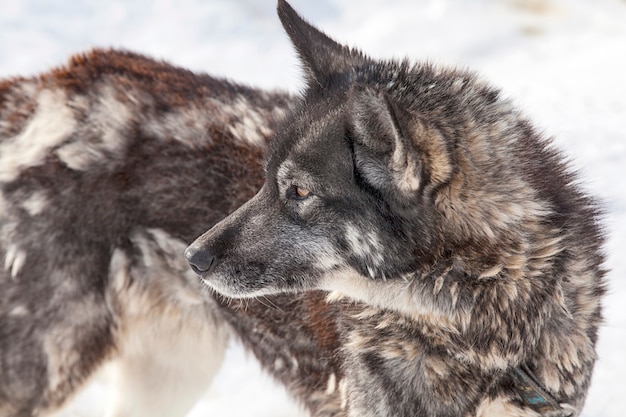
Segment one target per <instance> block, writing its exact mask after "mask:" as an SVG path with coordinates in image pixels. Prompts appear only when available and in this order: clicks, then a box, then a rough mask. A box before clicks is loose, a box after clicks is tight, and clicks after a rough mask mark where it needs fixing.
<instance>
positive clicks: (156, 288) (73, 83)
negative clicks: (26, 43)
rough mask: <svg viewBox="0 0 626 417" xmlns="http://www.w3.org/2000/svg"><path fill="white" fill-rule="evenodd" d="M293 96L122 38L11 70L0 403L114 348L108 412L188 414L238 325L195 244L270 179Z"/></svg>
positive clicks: (77, 375)
mask: <svg viewBox="0 0 626 417" xmlns="http://www.w3.org/2000/svg"><path fill="white" fill-rule="evenodd" d="M294 102H295V98H293V97H291V96H289V95H287V94H284V93H271V92H262V91H258V90H254V89H251V88H247V87H243V86H240V85H237V84H234V83H230V82H227V81H225V80H221V79H216V78H212V77H210V76H208V75H201V74H194V73H191V72H189V71H186V70H183V69H180V68H175V67H173V66H171V65H168V64H166V63H163V62H157V61H153V60H151V59H148V58H145V57H143V56H140V55H137V54H133V53H130V52H123V51H114V50H94V51H92V52H90V53H88V54H85V55H79V56H75V57H73V58H72V59H71V60H70V62H69V64H68V65H66V66H65V67H63V68H58V69H55V70H52V71H50V72H48V73H46V74H43V75H41V76H39V77H34V78H26V79H24V78H16V79H10V80H5V81H2V82H1V83H0V260H1V262H0V416H2V417H9V416H10V417H16V416H40V415H47V414H48V413H49V412H51V411H54V410H56V409H57V408H58V407H60V406H61V405H62V404H64V403H65V401H66V400H67V399H68V398H70V397H71V396H72V394H74V393H75V392H76V391H77V390H78V388H79V387H81V386H82V385H83V384H84V383H85V382H86V381H87V380H88V379H89V377H90V376H91V375H92V374H93V373H94V371H95V370H96V369H98V368H99V367H100V366H101V365H102V364H104V363H107V362H110V361H113V362H114V363H115V365H114V369H115V372H114V377H113V380H114V383H113V386H114V387H115V389H116V390H117V393H116V395H115V399H114V400H113V401H112V402H111V405H110V407H109V409H108V410H103V413H104V414H106V415H107V416H109V417H118V416H119V417H121V416H183V415H185V413H186V411H187V410H189V409H190V408H191V406H193V404H194V403H195V401H196V399H197V398H198V397H199V396H200V395H201V394H202V393H203V392H204V391H205V389H206V387H207V386H208V385H209V383H210V380H211V379H212V376H213V375H214V373H215V372H216V370H217V368H218V366H219V365H220V364H221V361H222V357H223V352H224V349H225V346H226V342H227V340H228V337H229V334H230V332H231V331H230V330H229V328H228V327H227V324H226V322H225V320H223V319H222V318H220V317H219V314H220V313H219V310H218V307H217V303H216V302H215V301H214V300H213V298H212V297H210V296H209V295H208V294H207V292H206V291H205V290H203V288H202V286H201V285H200V283H199V280H198V278H197V277H196V275H195V274H193V272H191V271H190V270H189V267H188V265H187V263H186V261H185V259H184V257H183V251H184V249H185V248H186V246H187V245H188V243H189V242H190V241H191V240H193V239H194V238H195V237H197V236H198V235H199V234H200V233H202V232H203V231H204V230H206V229H207V228H209V227H211V226H212V225H214V224H215V223H216V222H217V221H218V220H221V219H222V218H224V217H225V216H226V215H227V214H228V213H230V212H232V211H233V210H234V209H235V208H237V207H238V206H239V205H241V204H242V203H243V202H244V201H246V200H247V199H248V198H250V197H251V196H253V195H254V193H255V192H256V191H257V190H258V188H259V187H260V186H261V184H262V178H263V174H262V169H263V166H262V160H263V155H264V154H265V149H266V146H267V140H268V138H269V137H270V135H271V134H272V132H273V131H274V129H275V126H276V124H277V123H278V122H279V121H281V120H282V119H283V118H284V115H285V113H286V112H287V111H288V110H289V108H290V107H292V106H293V104H294ZM200 218H202V220H199V219H200Z"/></svg>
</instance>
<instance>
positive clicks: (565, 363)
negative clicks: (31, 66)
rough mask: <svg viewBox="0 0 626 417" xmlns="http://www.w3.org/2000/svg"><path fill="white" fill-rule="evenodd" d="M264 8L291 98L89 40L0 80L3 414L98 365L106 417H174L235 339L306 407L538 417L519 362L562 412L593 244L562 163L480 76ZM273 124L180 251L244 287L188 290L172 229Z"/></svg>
mask: <svg viewBox="0 0 626 417" xmlns="http://www.w3.org/2000/svg"><path fill="white" fill-rule="evenodd" d="M279 10H280V14H281V18H282V20H283V22H284V24H285V27H286V29H287V31H288V33H289V34H290V35H291V37H292V39H293V40H294V43H295V44H296V47H297V49H298V51H299V53H300V55H301V56H302V58H303V65H304V66H305V69H306V70H307V74H308V83H309V88H308V90H307V92H306V94H305V95H304V97H303V98H294V97H290V96H288V95H286V94H282V93H268V92H263V91H258V90H253V89H249V88H245V87H242V86H238V85H235V84H233V83H230V82H227V81H224V80H218V79H214V78H211V77H209V76H206V75H197V74H192V73H190V72H188V71H185V70H182V69H178V68H174V67H171V66H169V65H167V64H164V63H160V62H154V61H152V60H149V59H147V58H144V57H141V56H138V55H134V54H131V53H124V52H116V51H100V50H99V51H93V52H92V53H89V54H87V55H84V56H77V57H74V58H73V59H72V60H71V61H70V63H69V64H68V65H67V66H65V67H64V68H61V69H57V70H53V71H51V72H49V73H47V74H44V75H42V76H40V77H37V78H32V79H12V80H7V81H3V82H0V416H2V417H6V416H11V417H13V416H33V415H45V414H48V413H49V412H50V411H52V410H54V409H56V408H57V407H59V406H60V405H61V404H62V403H63V402H64V401H66V400H67V398H69V397H70V396H71V395H72V394H73V393H74V392H75V391H76V390H77V389H78V388H79V387H80V386H81V385H82V384H83V383H84V382H85V381H86V380H87V379H88V378H89V377H90V375H92V373H93V372H94V370H95V369H97V368H98V367H99V366H100V365H101V364H103V363H104V362H106V361H110V360H114V361H115V363H116V364H117V368H116V369H117V374H116V375H117V380H116V383H115V384H114V385H115V387H116V388H117V390H118V396H117V397H116V400H115V401H114V402H113V404H111V405H110V409H109V410H108V411H107V415H109V416H129V415H133V416H154V415H159V416H182V415H184V414H185V412H186V410H187V409H189V407H191V405H192V404H193V401H194V400H195V398H196V397H197V396H198V395H200V393H201V391H202V390H203V389H204V387H206V385H207V384H208V383H209V381H210V379H211V377H212V375H213V373H214V372H215V369H216V367H217V366H218V364H219V362H220V360H221V356H222V351H223V348H224V345H225V343H226V339H227V338H228V335H229V334H233V333H234V334H236V335H237V336H238V337H239V338H240V339H241V340H242V341H243V343H244V345H245V346H247V347H248V348H249V349H250V350H251V351H252V352H253V353H254V354H255V355H256V357H257V358H258V359H259V360H260V362H261V363H262V365H263V366H264V367H265V369H267V370H268V372H270V373H271V374H272V375H273V376H274V377H275V378H276V379H277V380H279V381H281V382H282V383H284V384H285V385H286V387H287V388H288V390H289V391H290V392H291V393H292V394H293V395H294V397H295V398H297V399H298V400H299V401H301V402H302V404H303V405H304V406H305V407H306V408H307V409H308V410H309V411H310V413H311V415H314V416H348V415H351V416H354V415H362V416H367V415H399V416H405V415H433V416H434V415H442V416H444V415H445V416H447V415H468V416H469V415H482V416H489V415H491V416H494V415H498V416H501V415H513V416H531V415H537V412H536V411H535V409H533V408H532V407H529V406H528V404H527V403H526V402H524V401H523V398H522V397H523V395H522V393H521V391H520V386H519V384H518V382H516V381H517V380H516V379H515V376H514V375H515V374H514V373H512V372H511V371H512V370H515V369H517V367H518V366H520V365H525V366H526V367H528V369H530V370H531V371H532V373H533V375H534V376H535V377H536V378H537V379H538V382H539V383H540V384H541V385H542V386H543V389H545V390H547V391H548V392H549V393H550V394H551V396H553V397H554V398H556V399H557V400H558V401H560V402H563V403H568V404H569V406H568V407H569V408H568V409H572V410H573V411H574V412H576V413H578V412H579V410H580V408H581V407H582V404H583V401H584V397H585V393H586V390H587V387H588V383H589V377H590V374H591V370H592V367H593V362H594V359H595V354H594V344H595V338H596V330H597V326H598V322H599V320H600V305H599V299H600V296H601V295H602V293H603V284H602V275H603V271H602V270H601V267H600V264H601V262H602V256H601V254H600V251H599V247H600V245H601V243H602V242H601V241H602V239H601V234H600V232H599V229H598V226H597V224H596V221H597V210H596V208H595V206H594V204H593V202H592V201H591V200H590V199H589V198H588V197H587V196H585V195H584V194H582V193H581V192H580V191H579V190H578V188H577V187H576V186H575V184H574V181H575V177H574V176H573V175H572V174H571V173H570V171H568V170H567V167H566V166H565V165H564V164H563V162H562V160H563V158H562V157H561V156H560V155H559V154H558V153H557V152H556V151H554V150H553V149H552V148H551V147H550V145H549V143H548V142H547V141H545V140H544V139H542V138H540V137H539V136H538V135H537V133H536V132H535V131H534V129H533V128H532V127H531V125H530V124H529V123H528V121H526V120H525V119H523V118H522V117H521V116H520V115H519V114H518V113H517V112H516V111H515V109H514V108H512V106H511V105H510V103H508V102H506V101H504V100H502V99H501V98H499V95H498V92H497V91H496V90H494V89H492V88H490V87H489V86H487V85H485V84H483V83H481V82H479V81H477V80H476V77H475V76H474V75H472V74H469V73H466V72H462V71H455V70H447V69H440V68H436V67H431V66H427V65H421V66H411V65H409V64H407V63H396V62H378V61H374V60H372V59H369V58H365V57H363V56H362V55H361V54H360V53H358V52H356V51H350V50H348V49H347V48H344V47H341V46H340V45H338V44H336V43H334V42H333V41H331V40H330V39H328V38H327V37H326V36H324V35H323V34H321V33H319V32H318V31H317V30H316V29H314V28H312V27H311V26H309V25H307V24H305V23H304V22H302V21H301V20H300V19H299V18H298V17H297V15H295V13H294V12H293V11H292V10H291V9H290V8H289V7H288V6H287V5H286V4H284V3H281V5H280V7H279ZM288 113H290V114H291V116H286V115H287V114H288ZM285 117H288V120H287V122H286V123H285V124H284V125H283V127H282V128H280V129H279V131H278V133H277V135H276V138H275V139H274V141H273V144H272V146H271V149H270V152H269V157H268V162H267V175H266V183H265V185H264V186H263V188H262V190H261V192H260V193H259V194H258V195H257V196H255V197H254V198H253V199H252V200H251V201H250V202H248V203H246V204H245V205H243V206H242V208H241V209H239V210H238V211H235V213H233V215H232V216H231V217H228V218H227V219H226V220H224V221H223V222H222V223H219V224H218V225H217V226H215V228H213V229H212V230H211V231H210V232H208V233H207V234H206V235H204V236H203V237H201V238H200V239H199V240H198V241H196V243H194V244H193V245H192V246H191V247H190V249H188V250H187V255H188V257H189V258H191V259H192V262H194V263H195V266H194V267H195V268H196V269H197V270H198V269H206V270H208V269H212V273H211V274H205V277H204V280H205V282H207V283H208V284H209V286H211V287H213V288H215V289H218V290H219V291H221V292H223V293H225V294H229V295H234V296H237V297H249V296H252V295H259V296H260V297H258V298H249V299H247V300H245V301H242V302H240V301H237V300H229V299H226V298H223V297H221V296H212V295H210V294H207V292H206V291H205V290H204V288H202V287H201V286H200V285H199V283H198V281H197V278H196V277H195V276H194V274H193V273H191V271H189V270H188V269H187V266H186V265H185V262H184V258H183V257H182V252H183V249H184V248H185V243H184V242H191V241H192V240H193V239H194V238H195V237H196V236H198V235H200V234H201V233H202V232H203V231H205V230H207V229H209V228H211V227H212V226H214V225H215V224H216V223H217V222H219V221H220V220H221V219H223V218H224V217H225V216H226V215H227V214H228V213H230V212H232V211H233V210H235V209H236V208H237V207H239V206H240V205H241V204H243V203H244V202H245V201H246V200H248V199H250V198H252V197H253V195H254V194H255V192H256V191H257V190H258V188H259V187H261V186H262V185H263V175H264V174H263V164H262V159H263V155H264V154H265V152H266V150H267V141H268V139H269V138H270V136H272V134H273V133H274V131H275V130H276V129H277V128H278V126H279V125H280V124H281V123H283V121H284V119H285ZM298 187H300V188H298ZM305 189H308V190H310V192H311V194H309V196H308V197H300V195H299V194H298V193H300V194H302V195H304V194H306V192H305V191H306V190H305ZM261 228H262V230H261ZM208 261H213V262H208ZM207 262H208V265H207ZM305 289H306V291H303V290H305ZM327 290H331V291H333V292H332V293H331V294H332V295H331V296H330V298H329V293H328V292H326V291H327ZM337 290H338V291H339V292H337ZM340 293H342V294H343V295H340Z"/></svg>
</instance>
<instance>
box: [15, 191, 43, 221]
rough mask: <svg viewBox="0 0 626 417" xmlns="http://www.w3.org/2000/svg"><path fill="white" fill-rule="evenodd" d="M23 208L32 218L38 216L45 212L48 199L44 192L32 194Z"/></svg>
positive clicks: (23, 202) (25, 201)
mask: <svg viewBox="0 0 626 417" xmlns="http://www.w3.org/2000/svg"><path fill="white" fill-rule="evenodd" d="M21 205H22V208H23V209H24V210H26V212H27V213H28V214H29V215H30V216H31V217H34V216H37V215H39V214H41V212H43V211H44V209H45V208H46V206H47V205H48V198H47V197H46V194H45V193H44V192H43V191H36V192H34V193H32V194H31V195H30V196H29V197H28V198H27V199H26V200H24V201H22V204H21Z"/></svg>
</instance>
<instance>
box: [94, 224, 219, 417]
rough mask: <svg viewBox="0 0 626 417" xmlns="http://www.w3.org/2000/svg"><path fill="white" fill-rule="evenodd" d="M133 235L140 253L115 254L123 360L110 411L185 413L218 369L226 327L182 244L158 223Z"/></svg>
mask: <svg viewBox="0 0 626 417" xmlns="http://www.w3.org/2000/svg"><path fill="white" fill-rule="evenodd" d="M131 240H132V244H133V246H134V247H135V249H136V250H135V251H134V255H127V254H126V252H124V251H123V250H121V249H117V250H116V251H115V252H114V254H113V257H112V260H111V268H110V273H111V281H110V282H111V290H112V293H111V301H110V302H111V304H112V309H113V310H114V311H115V312H116V316H117V317H118V318H119V325H118V328H117V334H116V345H117V347H118V360H117V361H116V362H115V363H114V366H113V369H114V372H113V387H114V396H113V401H112V402H111V404H110V407H109V409H108V410H107V413H106V416H107V417H128V416H133V417H144V416H145V417H152V416H162V417H174V416H184V415H185V413H186V412H187V411H188V410H189V409H191V407H192V406H193V405H194V403H195V401H196V400H197V399H198V398H199V397H200V396H201V395H202V393H203V392H204V391H205V390H206V389H207V388H208V386H209V383H210V382H211V379H212V378H213V376H214V375H215V373H216V372H217V370H218V368H219V366H220V364H221V362H222V359H223V356H224V350H225V347H226V342H227V339H228V331H227V328H226V325H225V324H224V322H223V321H222V319H221V318H220V317H219V316H218V315H217V313H216V312H215V311H214V305H213V304H212V300H211V299H209V298H208V297H204V296H202V295H201V294H202V291H201V290H200V289H199V288H195V286H196V285H198V286H199V285H200V284H199V282H198V281H197V280H196V279H194V278H193V274H191V272H189V271H188V270H187V269H186V268H185V266H186V265H185V264H184V259H183V257H182V256H181V254H182V253H183V248H184V243H182V242H180V241H177V240H176V239H173V238H171V237H170V236H169V235H167V234H166V233H165V232H163V231H160V230H147V231H141V232H138V233H136V234H135V235H134V236H132V237H131ZM131 252H133V251H131ZM189 277H191V278H192V279H191V280H189V279H187V278H189Z"/></svg>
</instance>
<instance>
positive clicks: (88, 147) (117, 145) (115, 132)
mask: <svg viewBox="0 0 626 417" xmlns="http://www.w3.org/2000/svg"><path fill="white" fill-rule="evenodd" d="M115 94H116V92H115V90H114V88H113V87H111V86H106V87H103V88H102V90H101V91H100V92H99V96H98V101H97V102H96V103H95V104H94V105H93V106H92V108H91V109H89V112H88V116H87V121H86V123H84V124H81V125H80V126H78V128H79V129H81V128H82V127H83V126H86V127H87V128H88V129H89V130H88V131H85V132H82V131H79V132H78V134H77V135H76V136H77V137H76V140H75V141H73V142H70V143H68V144H67V145H64V146H62V147H61V148H59V150H57V152H56V153H57V155H58V157H59V159H60V160H61V161H62V162H63V163H64V164H65V165H66V166H67V167H68V168H71V169H73V170H77V171H86V170H87V169H89V168H90V166H91V165H92V164H93V163H94V162H97V161H98V160H100V159H103V158H105V157H106V156H107V155H109V154H116V153H118V152H119V151H120V150H121V149H123V146H124V144H125V143H126V141H127V139H126V130H127V129H128V128H129V127H130V121H131V118H132V114H131V111H130V109H129V108H128V106H127V105H125V104H124V103H122V102H121V101H120V100H118V99H117V98H116V97H115Z"/></svg>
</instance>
